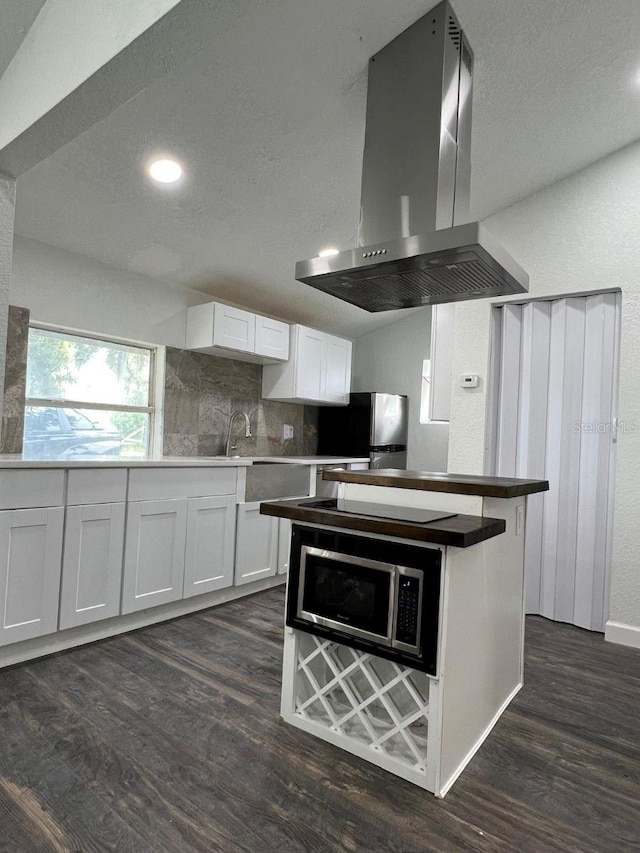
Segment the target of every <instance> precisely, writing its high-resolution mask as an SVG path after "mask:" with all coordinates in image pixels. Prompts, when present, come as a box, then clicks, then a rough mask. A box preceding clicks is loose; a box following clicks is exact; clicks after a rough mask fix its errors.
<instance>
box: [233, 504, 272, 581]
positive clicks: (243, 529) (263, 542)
mask: <svg viewBox="0 0 640 853" xmlns="http://www.w3.org/2000/svg"><path fill="white" fill-rule="evenodd" d="M277 568H278V519H277V518H275V517H272V516H268V515H260V501H255V502H252V503H241V504H238V516H237V523H236V569H235V584H236V586H238V585H240V584H244V583H252V582H253V581H257V580H260V579H261V578H267V577H273V576H274V575H275V574H276V572H277Z"/></svg>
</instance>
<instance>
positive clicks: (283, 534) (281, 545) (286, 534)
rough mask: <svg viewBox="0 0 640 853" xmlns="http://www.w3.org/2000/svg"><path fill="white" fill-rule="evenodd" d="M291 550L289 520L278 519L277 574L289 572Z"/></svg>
mask: <svg viewBox="0 0 640 853" xmlns="http://www.w3.org/2000/svg"><path fill="white" fill-rule="evenodd" d="M290 548H291V519H289V518H279V519H278V574H279V575H286V574H287V572H288V571H289V550H290Z"/></svg>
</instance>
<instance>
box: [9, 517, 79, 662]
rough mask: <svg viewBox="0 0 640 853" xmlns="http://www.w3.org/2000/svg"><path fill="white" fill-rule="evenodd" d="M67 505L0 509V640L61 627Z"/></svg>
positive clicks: (12, 640)
mask: <svg viewBox="0 0 640 853" xmlns="http://www.w3.org/2000/svg"><path fill="white" fill-rule="evenodd" d="M63 519H64V509H63V508H62V507H53V508H49V509H21V510H12V511H11V510H10V511H5V512H0V554H2V561H1V562H0V616H1V618H2V623H1V625H0V627H1V629H2V630H1V631H0V645H3V646H5V645H8V644H9V643H17V642H19V641H20V640H29V639H31V638H32V637H40V636H42V635H43V634H52V633H53V632H54V631H56V630H57V628H58V598H59V595H60V567H61V563H62V524H63Z"/></svg>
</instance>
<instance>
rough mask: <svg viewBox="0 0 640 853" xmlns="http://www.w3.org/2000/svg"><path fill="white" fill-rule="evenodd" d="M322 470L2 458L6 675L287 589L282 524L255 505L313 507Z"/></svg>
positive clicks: (218, 462) (255, 460)
mask: <svg viewBox="0 0 640 853" xmlns="http://www.w3.org/2000/svg"><path fill="white" fill-rule="evenodd" d="M330 461H331V463H333V464H342V465H344V466H345V468H348V467H349V466H350V465H362V464H365V461H366V460H362V459H360V458H357V459H354V458H351V457H342V458H331V460H330ZM279 463H282V464H279ZM318 464H327V460H326V458H325V457H320V458H319V459H318V457H313V456H307V457H295V458H294V457H229V458H228V457H210V458H201V457H196V458H189V457H162V458H159V459H147V460H132V459H114V460H104V461H102V460H90V459H79V460H77V461H75V460H63V461H45V460H23V459H21V458H17V457H14V456H9V457H7V456H2V457H0V554H1V555H2V558H1V559H0V614H2V615H1V619H0V667H2V666H9V665H12V664H15V663H19V662H21V661H24V660H29V659H31V658H35V657H39V656H41V655H46V654H50V653H52V652H55V651H59V650H61V649H66V648H71V647H72V646H76V645H81V644H83V643H87V642H92V641H94V640H98V639H103V638H104V637H109V636H112V635H114V634H118V633H122V632H124V631H130V630H133V629H135V628H139V627H142V626H145V625H150V624H153V623H154V622H159V621H162V620H166V619H172V618H175V617H176V616H181V615H184V614H186V613H191V612H194V611H196V610H199V609H203V608H206V607H212V606H214V605H217V604H221V603H223V602H225V601H229V600H231V599H234V598H238V597H241V596H245V595H250V594H252V593H255V592H260V591H261V590H264V589H268V588H270V587H273V586H276V585H278V584H281V583H283V582H284V580H285V578H286V572H287V566H288V550H289V547H288V537H289V530H290V524H289V522H288V521H286V520H282V521H281V520H279V519H275V518H267V517H265V516H262V515H260V512H259V507H260V503H261V501H264V500H270V499H277V498H282V497H293V496H303V495H305V496H309V495H313V494H314V491H315V484H316V468H317V465H318Z"/></svg>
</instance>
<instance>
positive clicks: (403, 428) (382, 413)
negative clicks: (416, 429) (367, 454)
mask: <svg viewBox="0 0 640 853" xmlns="http://www.w3.org/2000/svg"><path fill="white" fill-rule="evenodd" d="M407 409H408V406H407V398H406V397H405V396H403V395H401V394H372V395H371V437H370V441H369V443H370V446H371V447H382V446H383V445H385V444H403V445H406V444H407V420H408V418H407Z"/></svg>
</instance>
